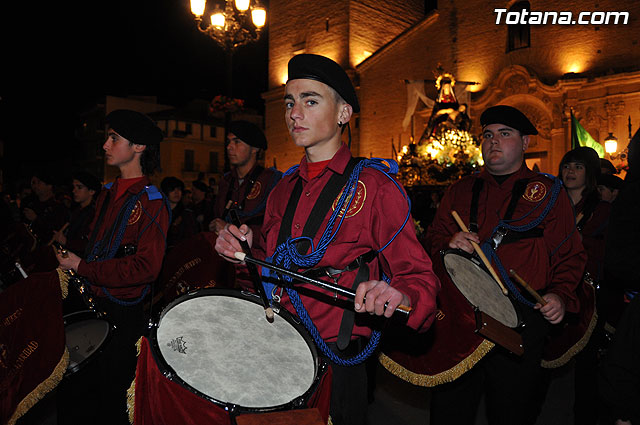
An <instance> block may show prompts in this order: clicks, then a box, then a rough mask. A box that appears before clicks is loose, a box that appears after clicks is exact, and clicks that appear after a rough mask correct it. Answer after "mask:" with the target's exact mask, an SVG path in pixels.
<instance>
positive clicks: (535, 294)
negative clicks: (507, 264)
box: [509, 269, 547, 305]
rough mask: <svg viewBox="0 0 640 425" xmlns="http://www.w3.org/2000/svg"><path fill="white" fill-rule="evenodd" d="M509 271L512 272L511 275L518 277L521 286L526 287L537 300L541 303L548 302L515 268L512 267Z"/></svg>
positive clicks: (517, 280)
mask: <svg viewBox="0 0 640 425" xmlns="http://www.w3.org/2000/svg"><path fill="white" fill-rule="evenodd" d="M509 273H511V276H513V277H514V278H515V279H516V282H518V283H519V284H520V286H522V287H523V288H524V289H526V290H527V292H529V293H530V294H531V296H532V297H533V298H535V299H536V301H538V302H539V303H540V304H541V305H546V304H547V302H546V301H545V299H544V298H542V297H541V296H540V294H538V292H537V291H536V290H535V289H533V288H532V287H531V286H529V284H528V283H527V282H525V280H524V279H523V278H521V277H520V275H519V274H518V273H516V271H515V270H513V269H510V270H509Z"/></svg>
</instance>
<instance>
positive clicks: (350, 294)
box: [234, 252, 411, 316]
mask: <svg viewBox="0 0 640 425" xmlns="http://www.w3.org/2000/svg"><path fill="white" fill-rule="evenodd" d="M234 256H235V257H236V258H237V259H238V260H240V261H245V262H251V263H254V264H257V265H259V266H262V267H266V268H268V269H271V270H273V271H276V272H278V273H281V274H284V275H287V276H291V277H292V278H294V279H296V280H299V281H300V282H305V283H310V284H312V285H314V286H318V287H320V288H323V289H327V290H329V291H333V292H336V293H338V294H340V295H342V296H343V297H347V298H349V299H351V300H353V299H355V298H356V293H355V292H353V291H351V290H349V289H347V288H343V287H342V286H340V285H335V284H333V283H329V282H325V281H323V280H318V279H313V278H310V277H308V276H305V275H303V274H300V273H296V272H294V271H291V270H287V269H285V268H283V267H280V266H276V265H275V264H271V263H268V262H266V261H262V260H258V259H257V258H253V257H251V256H248V255H246V254H245V253H243V252H236V253H235V254H234ZM388 305H389V302H388V301H387V302H386V303H385V305H384V306H385V308H386V307H387V306H388ZM395 311H399V312H400V313H402V314H403V315H405V316H409V313H411V307H408V306H406V305H402V304H400V305H399V306H398V307H396V310H395Z"/></svg>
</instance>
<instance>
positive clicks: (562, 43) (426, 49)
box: [263, 0, 640, 174]
mask: <svg viewBox="0 0 640 425" xmlns="http://www.w3.org/2000/svg"><path fill="white" fill-rule="evenodd" d="M435 3H436V2H434V1H427V2H419V1H413V0H410V1H399V0H388V1H386V2H376V1H370V0H359V1H356V0H346V1H329V0H320V1H314V2H308V1H300V0H286V1H285V0H271V2H270V28H269V31H270V32H269V90H268V91H267V92H266V93H264V94H263V98H264V99H265V103H266V107H265V122H266V133H267V137H268V139H269V144H270V148H269V151H268V152H267V156H266V164H268V165H272V164H276V165H277V167H278V168H279V169H286V168H288V167H289V166H291V165H294V164H296V163H297V162H298V161H299V160H300V158H301V156H302V150H301V149H299V148H296V147H295V146H293V144H292V142H291V141H290V139H289V136H288V134H287V131H286V128H285V124H284V108H283V100H282V98H283V95H284V82H285V81H286V64H287V62H288V60H289V59H290V58H291V57H292V56H294V55H295V54H298V53H303V52H304V53H316V54H322V55H326V56H329V57H331V58H332V59H334V60H336V61H337V62H338V63H340V64H341V65H342V66H343V67H344V68H345V69H347V72H348V73H349V75H350V76H351V78H352V80H353V82H354V84H355V85H356V89H357V91H358V97H359V100H360V103H361V112H360V113H359V114H357V115H355V116H354V118H353V119H352V127H351V128H352V134H353V144H352V152H353V154H354V155H358V156H379V157H391V155H392V152H393V148H395V150H399V148H400V147H401V146H403V145H406V144H408V143H410V141H411V140H412V138H417V137H419V136H420V133H421V131H422V129H423V127H424V125H425V121H426V120H427V119H428V117H429V114H430V110H429V109H428V108H426V107H425V105H424V104H423V103H421V102H419V103H418V107H417V108H416V110H415V112H414V113H413V116H412V118H411V125H410V126H408V127H406V128H405V127H404V126H403V125H402V122H403V119H404V117H405V114H406V112H407V106H408V105H407V81H416V80H417V81H420V80H425V82H424V84H425V94H426V96H427V97H430V98H433V97H434V95H435V87H434V84H433V80H434V78H435V77H436V76H437V74H435V73H434V72H435V71H436V69H441V70H443V71H444V72H448V73H451V74H453V75H454V76H455V79H456V80H457V81H458V82H459V84H461V85H462V84H466V83H464V82H469V83H470V82H473V83H478V84H468V85H466V88H467V90H468V93H466V98H467V101H468V102H469V112H470V117H471V120H472V123H473V126H472V132H473V133H474V134H479V132H480V127H479V122H478V120H479V116H480V113H481V112H482V111H483V110H484V109H485V108H487V107H489V106H492V105H495V104H507V105H512V106H515V107H518V108H519V109H521V110H523V111H524V112H525V113H526V114H527V115H528V116H529V117H530V119H531V120H532V121H533V122H534V124H535V125H536V127H537V128H538V129H539V131H540V134H539V135H538V136H535V137H534V138H533V140H532V143H531V145H530V149H529V151H528V152H527V161H528V163H529V165H530V166H534V165H536V166H537V167H538V168H539V169H540V170H541V171H544V172H549V173H553V174H555V173H556V172H557V167H558V164H559V162H560V159H561V158H562V155H563V154H564V153H565V152H566V151H567V150H569V149H570V128H571V121H570V116H571V111H573V113H574V115H575V116H576V117H577V118H578V119H579V120H580V122H581V124H582V125H583V126H584V127H585V128H586V129H587V131H589V133H590V134H591V135H592V136H593V137H594V138H595V139H596V140H597V141H599V142H601V143H603V141H604V138H605V137H606V136H607V135H608V133H610V132H611V133H613V134H614V135H615V136H616V137H617V138H618V140H619V144H618V150H619V151H621V150H623V149H624V148H625V147H626V144H627V142H628V138H629V135H628V133H629V129H628V122H629V120H630V121H631V126H632V131H633V132H635V130H636V129H637V128H638V126H640V44H639V43H638V41H639V40H638V39H639V38H640V33H638V31H636V30H635V29H637V28H640V2H637V1H633V0H626V1H612V0H589V1H577V0H570V1H565V2H562V3H561V5H560V6H559V4H558V2H554V1H549V0H547V1H504V2H489V3H487V2H483V1H477V0H466V1H462V0H449V1H444V0H440V1H438V2H437V4H435ZM425 8H426V9H425ZM559 8H561V9H562V11H570V12H571V13H572V14H573V16H574V17H577V16H579V14H580V12H585V11H586V12H589V13H590V16H591V17H592V18H593V21H592V23H589V24H586V25H577V24H576V25H571V24H564V25H552V24H550V23H547V24H546V25H536V24H530V25H523V24H520V25H507V24H505V22H504V21H505V19H504V18H505V16H506V15H504V14H503V16H502V22H501V23H499V24H496V18H497V13H496V12H494V9H505V10H506V11H509V12H514V13H515V12H518V11H520V12H519V13H522V12H521V11H522V10H528V11H543V12H553V11H557V12H558V11H560V10H559ZM606 12H624V14H623V15H619V16H618V18H621V19H618V23H614V22H613V18H612V19H611V21H610V22H609V23H608V24H607V23H605V18H606V19H608V17H607V15H606ZM505 13H506V12H505ZM512 16H514V15H512ZM625 16H626V22H627V23H626V24H625V23H624V21H625V19H624V18H625ZM392 146H393V148H392Z"/></svg>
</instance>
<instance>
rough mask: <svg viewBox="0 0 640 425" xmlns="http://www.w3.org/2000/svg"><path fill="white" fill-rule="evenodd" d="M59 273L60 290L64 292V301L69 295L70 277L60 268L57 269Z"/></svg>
mask: <svg viewBox="0 0 640 425" xmlns="http://www.w3.org/2000/svg"><path fill="white" fill-rule="evenodd" d="M56 271H57V272H58V279H59V280H60V290H61V291H62V299H63V300H64V299H65V298H67V295H69V275H68V274H67V273H66V272H65V271H64V270H62V269H61V268H60V267H58V268H57V269H56Z"/></svg>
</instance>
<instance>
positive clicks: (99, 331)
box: [64, 319, 110, 370]
mask: <svg viewBox="0 0 640 425" xmlns="http://www.w3.org/2000/svg"><path fill="white" fill-rule="evenodd" d="M109 330H110V328H109V323H108V322H106V321H104V320H100V319H87V320H81V321H78V322H75V323H70V324H68V325H66V326H65V327H64V333H65V337H66V345H67V350H69V366H67V369H68V370H71V369H73V368H75V367H76V366H78V365H79V364H80V363H82V362H83V361H85V360H86V359H88V358H89V357H90V356H91V355H92V354H93V353H95V352H96V351H98V350H99V349H100V347H101V346H102V344H104V341H105V340H106V339H107V336H109Z"/></svg>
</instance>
